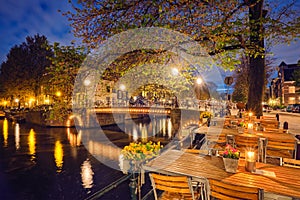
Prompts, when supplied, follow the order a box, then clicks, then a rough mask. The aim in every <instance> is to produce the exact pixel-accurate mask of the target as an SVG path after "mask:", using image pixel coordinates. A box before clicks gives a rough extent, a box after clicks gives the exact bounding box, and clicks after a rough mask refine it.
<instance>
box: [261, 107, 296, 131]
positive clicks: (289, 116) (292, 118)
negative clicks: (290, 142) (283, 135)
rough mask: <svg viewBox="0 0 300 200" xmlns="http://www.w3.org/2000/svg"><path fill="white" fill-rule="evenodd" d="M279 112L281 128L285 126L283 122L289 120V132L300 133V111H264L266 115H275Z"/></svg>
mask: <svg viewBox="0 0 300 200" xmlns="http://www.w3.org/2000/svg"><path fill="white" fill-rule="evenodd" d="M277 113H278V114H279V122H280V128H283V123H284V122H288V127H289V132H290V133H292V134H294V135H300V113H289V112H281V111H276V110H274V111H271V112H270V113H264V115H270V116H275V115H276V114H277Z"/></svg>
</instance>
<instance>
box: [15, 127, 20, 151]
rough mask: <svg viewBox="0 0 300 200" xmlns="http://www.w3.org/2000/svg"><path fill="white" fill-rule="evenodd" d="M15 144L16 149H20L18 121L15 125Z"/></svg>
mask: <svg viewBox="0 0 300 200" xmlns="http://www.w3.org/2000/svg"><path fill="white" fill-rule="evenodd" d="M15 146H16V149H17V150H18V149H20V125H19V124H18V123H16V126H15Z"/></svg>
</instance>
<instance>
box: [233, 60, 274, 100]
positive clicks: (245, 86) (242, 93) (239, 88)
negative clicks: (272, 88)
mask: <svg viewBox="0 0 300 200" xmlns="http://www.w3.org/2000/svg"><path fill="white" fill-rule="evenodd" d="M240 59H241V64H239V65H238V66H237V68H236V69H235V70H234V71H233V77H234V83H235V84H234V91H233V94H232V98H233V101H235V102H243V103H247V101H248V90H249V71H250V69H249V58H248V57H246V56H242V57H241V58H240ZM273 62H274V59H272V58H271V57H267V58H266V66H265V69H266V75H265V81H264V85H263V88H265V87H266V86H267V84H268V83H269V81H270V78H271V76H272V74H273V72H274V67H273V66H272V64H273Z"/></svg>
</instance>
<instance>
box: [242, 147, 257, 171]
mask: <svg viewBox="0 0 300 200" xmlns="http://www.w3.org/2000/svg"><path fill="white" fill-rule="evenodd" d="M245 160H246V162H245V169H246V171H248V172H255V170H256V160H255V153H254V152H253V151H248V152H246V154H245Z"/></svg>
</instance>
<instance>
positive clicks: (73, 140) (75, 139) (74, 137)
mask: <svg viewBox="0 0 300 200" xmlns="http://www.w3.org/2000/svg"><path fill="white" fill-rule="evenodd" d="M67 135H68V140H69V142H70V145H71V147H76V146H80V144H81V135H82V131H81V130H79V131H78V133H76V132H71V129H70V128H67Z"/></svg>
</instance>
